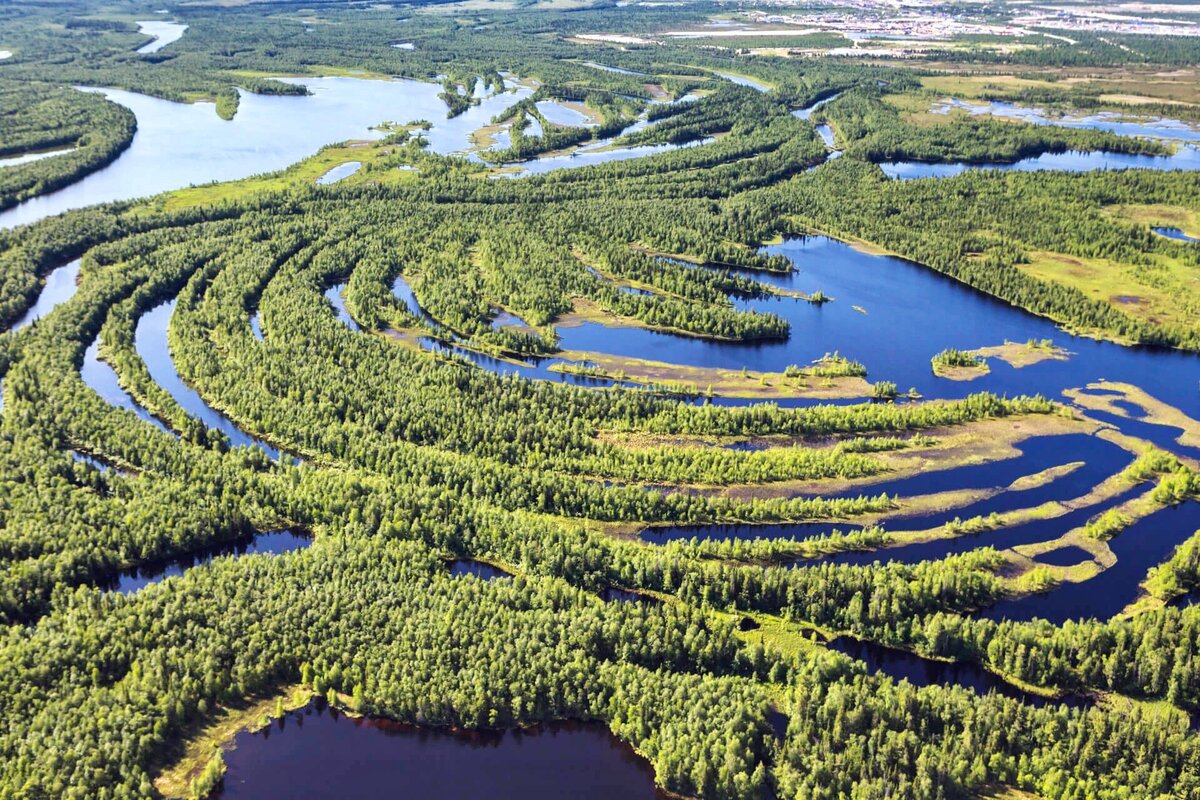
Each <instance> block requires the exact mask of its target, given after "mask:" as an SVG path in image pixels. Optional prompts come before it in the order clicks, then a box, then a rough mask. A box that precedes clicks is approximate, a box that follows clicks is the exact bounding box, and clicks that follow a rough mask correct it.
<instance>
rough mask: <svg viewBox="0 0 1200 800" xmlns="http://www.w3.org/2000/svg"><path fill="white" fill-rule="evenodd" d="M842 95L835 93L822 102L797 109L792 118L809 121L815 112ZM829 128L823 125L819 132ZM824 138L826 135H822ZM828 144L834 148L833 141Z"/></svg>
mask: <svg viewBox="0 0 1200 800" xmlns="http://www.w3.org/2000/svg"><path fill="white" fill-rule="evenodd" d="M841 94H842V93H841V92H834V93H833V94H831V95H829V96H828V97H822V98H821V99H820V100H818V101H817V102H815V103H813V104H812V105H810V106H806V107H804V108H798V109H796V110H795V111H793V112H792V116H793V117H795V118H796V119H808V118H809V117H811V116H812V115H813V112H814V111H816V110H817V109H818V108H820V107H821V106H823V105H825V104H826V103H829V102H832V101H833V100H836V99H837V98H838V97H839V96H840V95H841ZM827 127H828V126H827V125H822V126H820V127H818V128H817V130H818V131H819V130H820V129H821V128H827ZM822 136H824V134H822ZM831 138H832V136H831ZM828 144H829V146H830V147H833V142H832V141H830V142H829V143H828Z"/></svg>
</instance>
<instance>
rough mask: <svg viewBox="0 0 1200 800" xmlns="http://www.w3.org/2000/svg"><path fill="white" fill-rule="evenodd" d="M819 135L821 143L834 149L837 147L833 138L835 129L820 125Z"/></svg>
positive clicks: (818, 127) (818, 128)
mask: <svg viewBox="0 0 1200 800" xmlns="http://www.w3.org/2000/svg"><path fill="white" fill-rule="evenodd" d="M817 135H818V136H820V137H821V141H823V142H824V143H825V146H826V147H834V146H835V142H834V138H833V128H831V127H829V126H828V125H818V126H817Z"/></svg>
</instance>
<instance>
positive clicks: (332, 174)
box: [317, 161, 362, 186]
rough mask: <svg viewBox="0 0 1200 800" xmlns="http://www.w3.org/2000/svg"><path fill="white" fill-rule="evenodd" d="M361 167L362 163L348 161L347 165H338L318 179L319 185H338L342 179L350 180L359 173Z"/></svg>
mask: <svg viewBox="0 0 1200 800" xmlns="http://www.w3.org/2000/svg"><path fill="white" fill-rule="evenodd" d="M361 167H362V162H361V161H347V162H346V163H345V164H338V165H337V166H336V167H334V168H333V169H331V170H329V171H328V172H326V173H325V174H324V175H322V176H321V177H319V178H317V183H318V184H320V185H321V186H328V185H329V184H331V183H337V182H338V181H340V180H341V179H342V178H348V177H350V176H351V175H353V174H354V173H356V172H358V170H359V169H360V168H361Z"/></svg>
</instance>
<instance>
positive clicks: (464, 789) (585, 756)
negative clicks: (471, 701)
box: [217, 701, 666, 800]
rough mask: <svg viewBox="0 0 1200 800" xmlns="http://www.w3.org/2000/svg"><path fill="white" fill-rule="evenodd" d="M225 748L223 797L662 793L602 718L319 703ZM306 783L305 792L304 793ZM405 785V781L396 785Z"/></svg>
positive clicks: (595, 798)
mask: <svg viewBox="0 0 1200 800" xmlns="http://www.w3.org/2000/svg"><path fill="white" fill-rule="evenodd" d="M234 744H235V747H234V748H233V749H232V750H230V751H227V752H226V753H225V761H226V764H227V765H228V772H227V773H226V775H225V780H224V784H223V789H222V790H221V791H220V793H219V794H218V795H217V796H218V797H221V798H227V799H228V800H233V798H262V797H297V796H303V797H304V798H306V800H321V799H323V798H329V799H330V800H340V799H341V798H344V797H393V796H397V794H398V793H399V795H400V796H404V797H430V798H432V797H436V798H439V800H458V799H459V798H461V799H462V800H477V798H480V797H488V798H492V800H543V799H544V800H550V799H551V798H566V797H569V798H572V800H609V798H615V797H620V798H628V799H629V800H665V797H666V796H665V795H664V794H661V793H660V792H659V791H658V790H657V789H656V788H655V786H654V777H653V771H652V769H651V768H650V765H649V763H647V762H646V760H645V759H643V758H641V757H640V756H638V755H637V754H636V753H634V752H633V749H632V748H630V747H629V746H628V745H626V744H624V743H622V742H621V741H620V740H618V739H617V738H616V737H614V736H613V735H612V733H610V732H609V730H608V728H607V727H605V726H604V725H602V724H599V723H579V722H558V723H549V724H544V725H540V726H538V727H536V728H531V729H523V730H510V731H459V730H454V731H451V730H444V729H434V728H420V727H416V726H412V725H403V724H400V723H396V722H390V721H387V720H381V719H370V718H367V719H362V718H359V719H351V718H349V717H346V716H344V715H342V714H340V713H337V712H335V711H331V710H330V709H328V708H327V707H326V706H325V704H324V702H322V701H314V703H312V704H311V705H309V706H307V707H306V708H304V709H302V710H300V711H296V712H292V713H290V714H288V715H287V716H285V717H284V719H283V720H280V721H277V722H275V723H273V724H272V725H271V726H270V727H268V728H266V729H264V730H262V731H259V732H257V733H246V732H243V733H240V734H238V736H237V738H236V741H235V742H234ZM298 787H302V790H301V795H297V789H298ZM398 787H399V788H398Z"/></svg>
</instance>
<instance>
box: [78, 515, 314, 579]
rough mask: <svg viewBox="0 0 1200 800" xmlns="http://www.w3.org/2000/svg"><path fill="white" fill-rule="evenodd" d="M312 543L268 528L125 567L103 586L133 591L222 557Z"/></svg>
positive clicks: (276, 551)
mask: <svg viewBox="0 0 1200 800" xmlns="http://www.w3.org/2000/svg"><path fill="white" fill-rule="evenodd" d="M310 544H312V539H311V538H310V537H309V536H306V535H304V534H300V533H296V532H294V531H289V530H278V531H267V532H265V533H259V534H255V535H253V536H250V537H247V538H245V539H239V540H238V541H236V542H229V543H227V544H222V545H217V546H216V547H210V548H207V549H204V550H199V551H196V552H193V553H187V554H185V555H182V556H179V557H178V558H173V559H169V560H166V561H160V562H157V563H154V564H143V565H142V566H140V567H135V568H133V569H128V570H125V571H123V572H121V573H119V574H118V575H117V576H116V577H115V578H113V579H112V580H110V581H107V582H104V583H101V584H100V588H102V589H104V590H105V591H110V592H120V593H121V594H132V593H133V592H136V591H138V590H139V589H142V588H144V587H146V586H149V585H150V584H152V583H158V582H159V581H161V580H163V579H164V578H171V577H175V576H177V575H182V574H183V573H184V572H186V571H187V570H189V569H191V568H192V567H198V566H201V565H204V564H208V563H209V562H211V561H212V560H213V559H214V558H217V557H219V556H248V555H254V554H256V553H272V554H279V553H290V552H292V551H293V550H300V549H303V548H305V547H308V546H309V545H310Z"/></svg>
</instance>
